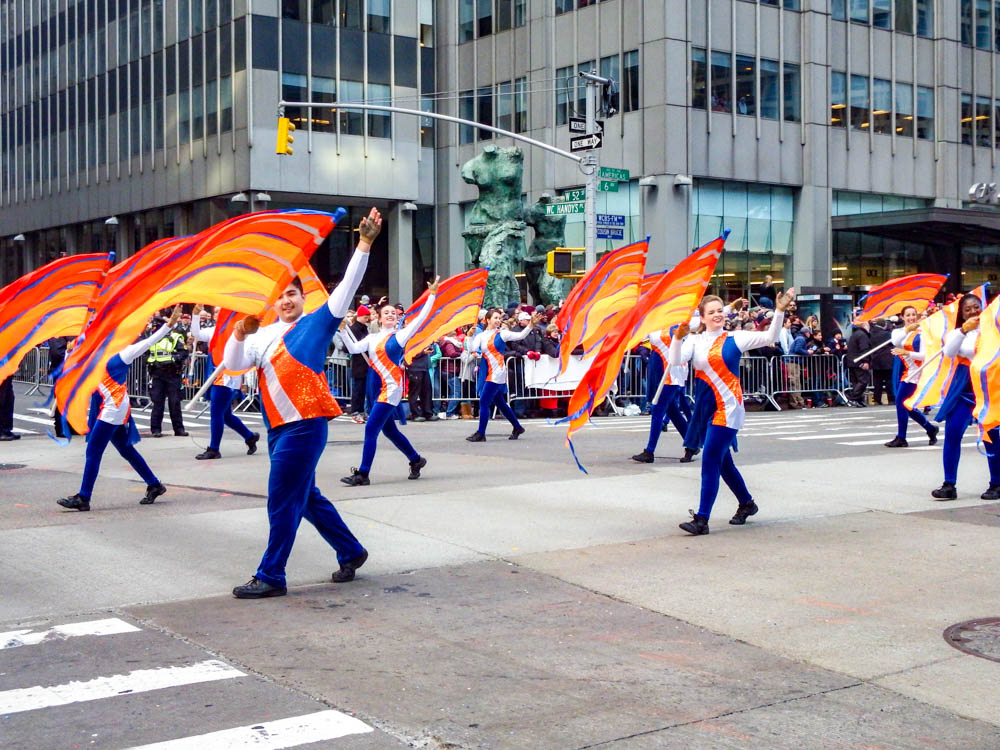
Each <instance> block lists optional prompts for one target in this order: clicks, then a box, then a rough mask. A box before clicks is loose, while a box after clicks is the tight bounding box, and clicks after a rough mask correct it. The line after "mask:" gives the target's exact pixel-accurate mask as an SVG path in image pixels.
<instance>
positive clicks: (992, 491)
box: [979, 484, 1000, 500]
mask: <svg viewBox="0 0 1000 750" xmlns="http://www.w3.org/2000/svg"><path fill="white" fill-rule="evenodd" d="M979 497H980V499H982V500H1000V484H991V485H990V486H989V487H987V488H986V492H984V493H983V494H982V495H980V496H979Z"/></svg>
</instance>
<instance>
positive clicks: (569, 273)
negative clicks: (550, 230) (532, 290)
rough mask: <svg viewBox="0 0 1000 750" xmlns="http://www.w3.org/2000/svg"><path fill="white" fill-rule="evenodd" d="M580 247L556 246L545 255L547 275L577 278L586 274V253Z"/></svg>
mask: <svg viewBox="0 0 1000 750" xmlns="http://www.w3.org/2000/svg"><path fill="white" fill-rule="evenodd" d="M585 252H586V251H585V250H584V248H582V247H557V248H556V249H555V250H550V251H549V253H548V256H547V268H546V270H547V271H548V272H549V276H555V277H556V278H557V279H579V278H582V277H583V276H584V274H586V255H585Z"/></svg>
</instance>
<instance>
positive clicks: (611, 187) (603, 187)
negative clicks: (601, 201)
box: [597, 180, 618, 193]
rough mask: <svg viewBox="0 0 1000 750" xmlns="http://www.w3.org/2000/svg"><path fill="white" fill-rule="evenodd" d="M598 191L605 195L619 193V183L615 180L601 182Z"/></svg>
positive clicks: (598, 184)
mask: <svg viewBox="0 0 1000 750" xmlns="http://www.w3.org/2000/svg"><path fill="white" fill-rule="evenodd" d="M597 189H598V190H600V191H601V192H603V193H617V192H618V183H617V182H616V181H615V180H601V181H600V182H598V183H597Z"/></svg>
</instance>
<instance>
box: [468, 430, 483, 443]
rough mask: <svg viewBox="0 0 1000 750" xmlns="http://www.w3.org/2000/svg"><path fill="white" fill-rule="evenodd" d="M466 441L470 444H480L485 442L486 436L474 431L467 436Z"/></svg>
mask: <svg viewBox="0 0 1000 750" xmlns="http://www.w3.org/2000/svg"><path fill="white" fill-rule="evenodd" d="M466 440H468V441H469V442H470V443H482V442H483V441H485V440H486V436H485V435H484V434H483V433H481V432H479V431H476V432H473V433H472V434H471V435H469V437H467V438H466Z"/></svg>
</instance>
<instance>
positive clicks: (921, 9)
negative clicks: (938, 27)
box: [917, 0, 934, 37]
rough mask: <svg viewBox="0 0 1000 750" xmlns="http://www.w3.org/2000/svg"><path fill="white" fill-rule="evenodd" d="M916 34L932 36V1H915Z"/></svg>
mask: <svg viewBox="0 0 1000 750" xmlns="http://www.w3.org/2000/svg"><path fill="white" fill-rule="evenodd" d="M917 34H918V35H919V36H925V37H932V36H934V0H917Z"/></svg>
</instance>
